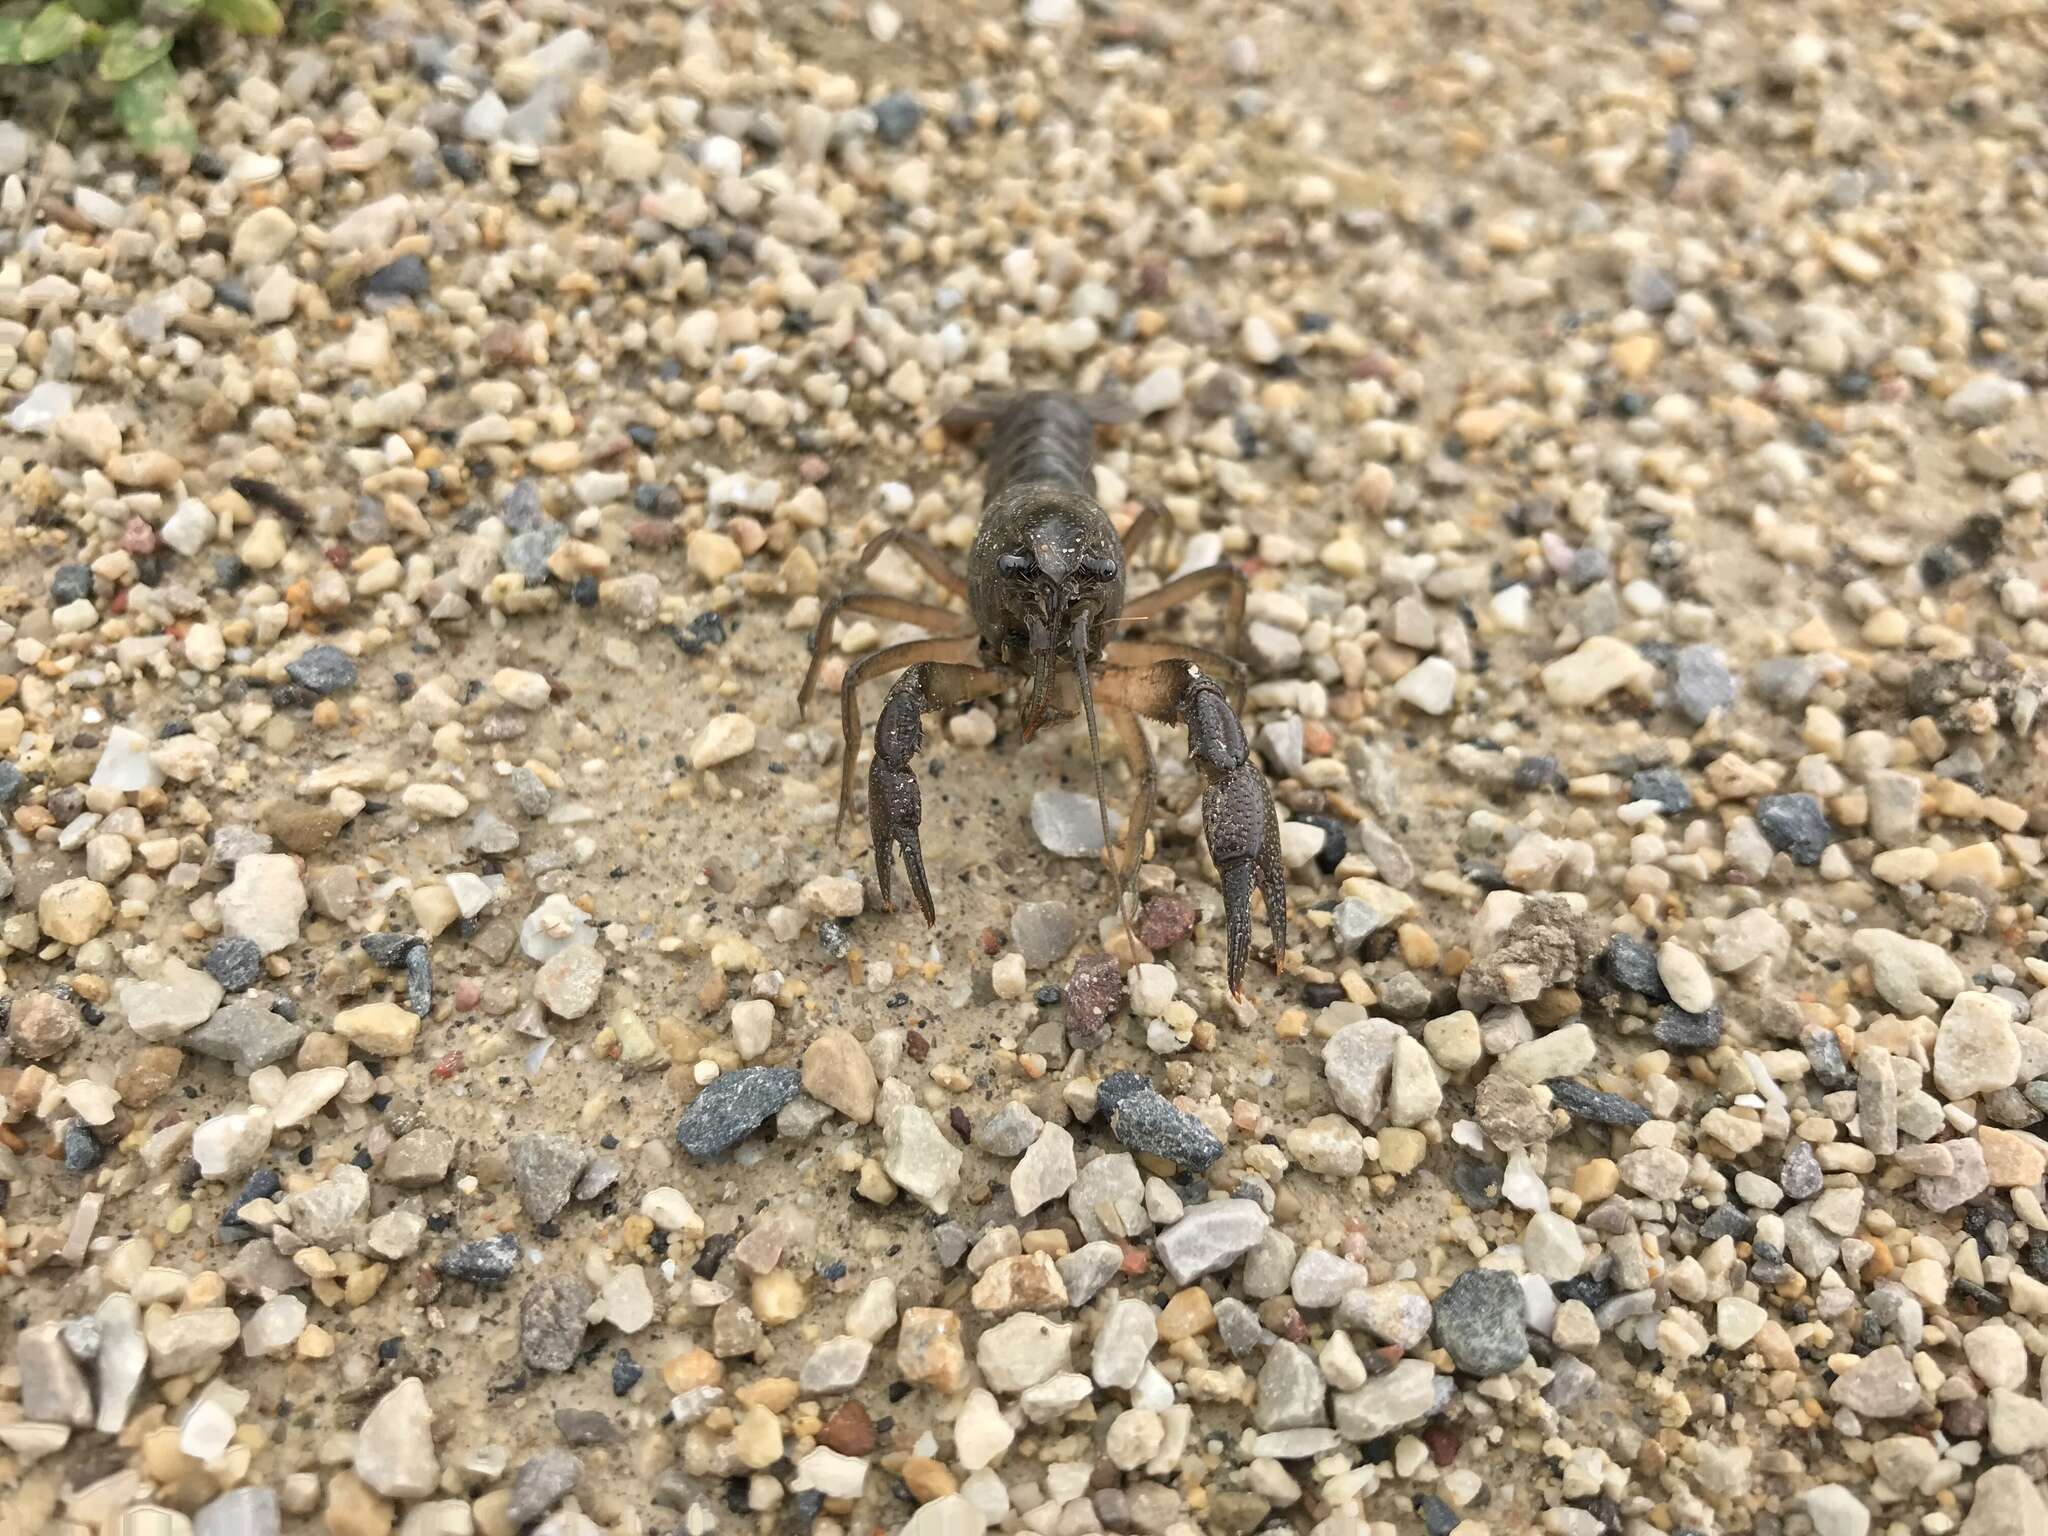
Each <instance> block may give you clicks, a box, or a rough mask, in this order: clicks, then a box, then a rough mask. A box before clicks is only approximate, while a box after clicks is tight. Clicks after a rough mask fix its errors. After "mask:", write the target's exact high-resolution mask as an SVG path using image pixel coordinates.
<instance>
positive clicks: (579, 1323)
mask: <svg viewBox="0 0 2048 1536" xmlns="http://www.w3.org/2000/svg"><path fill="white" fill-rule="evenodd" d="M596 1299H597V1298H596V1296H595V1295H594V1294H593V1293H592V1291H591V1289H590V1287H589V1286H587V1285H585V1284H584V1283H583V1282H582V1281H581V1280H580V1279H578V1278H576V1277H575V1276H573V1275H566V1276H563V1275H557V1276H552V1277H550V1278H548V1279H545V1280H539V1281H536V1282H535V1283H534V1284H533V1285H531V1286H529V1287H528V1288H527V1292H526V1294H525V1296H523V1297H521V1298H520V1302H519V1357H520V1358H521V1359H522V1360H524V1361H525V1362H526V1363H527V1365H528V1366H529V1367H530V1368H532V1369H533V1370H536V1371H566V1370H568V1369H569V1368H570V1367H571V1366H573V1365H574V1364H575V1363H576V1354H577V1351H578V1350H580V1349H582V1347H583V1335H584V1333H585V1331H586V1330H587V1329H588V1328H589V1326H590V1325H589V1324H588V1323H587V1322H586V1321H585V1320H584V1316H583V1314H584V1313H586V1312H588V1311H589V1310H590V1304H591V1303H592V1302H593V1301H595V1300H596Z"/></svg>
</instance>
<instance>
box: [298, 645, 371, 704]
mask: <svg viewBox="0 0 2048 1536" xmlns="http://www.w3.org/2000/svg"><path fill="white" fill-rule="evenodd" d="M284 675H285V676H286V677H288V678H290V679H291V680H292V681H293V682H295V683H297V684H298V685H299V686H300V687H301V688H303V689H305V690H306V691H307V692H308V693H317V694H321V695H323V696H324V695H326V694H330V693H338V692H339V691H340V690H342V689H343V688H353V687H355V685H356V664H355V663H354V662H353V661H351V660H349V658H348V656H347V654H346V653H344V652H342V651H340V650H337V649H336V648H335V647H334V646H331V645H316V646H313V647H311V648H310V649H308V650H307V651H305V652H304V653H303V654H302V655H300V656H299V657H298V658H297V659H295V660H293V661H290V662H287V663H286V664H285V669H284Z"/></svg>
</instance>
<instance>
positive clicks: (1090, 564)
mask: <svg viewBox="0 0 2048 1536" xmlns="http://www.w3.org/2000/svg"><path fill="white" fill-rule="evenodd" d="M1081 574H1082V575H1083V576H1086V577H1087V578H1088V579H1089V580H1090V581H1108V580H1109V579H1110V578H1111V577H1112V576H1114V575H1116V562H1115V561H1114V560H1112V559H1110V558H1109V556H1107V555H1091V556H1089V557H1088V558H1087V559H1086V560H1083V561H1082V562H1081Z"/></svg>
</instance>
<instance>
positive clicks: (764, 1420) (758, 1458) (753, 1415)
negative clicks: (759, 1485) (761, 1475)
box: [732, 1403, 782, 1472]
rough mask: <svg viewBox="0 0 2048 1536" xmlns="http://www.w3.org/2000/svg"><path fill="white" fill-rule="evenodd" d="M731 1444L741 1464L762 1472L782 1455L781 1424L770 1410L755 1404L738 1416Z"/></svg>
mask: <svg viewBox="0 0 2048 1536" xmlns="http://www.w3.org/2000/svg"><path fill="white" fill-rule="evenodd" d="M732 1442H733V1449H734V1450H735V1451H736V1452H737V1453H738V1455H739V1458H740V1460H741V1461H742V1462H744V1463H745V1464H746V1465H748V1466H750V1467H752V1468H753V1469H754V1470H755V1471H757V1472H759V1471H763V1470H765V1469H766V1468H768V1467H771V1466H773V1465H774V1464H775V1462H776V1461H777V1459H778V1458H780V1457H781V1455H782V1424H781V1422H780V1421H779V1420H778V1419H777V1418H776V1417H775V1414H774V1413H773V1412H772V1411H771V1410H770V1409H767V1408H764V1407H762V1406H761V1405H760V1404H758V1403H756V1404H755V1405H754V1406H753V1407H751V1408H749V1409H748V1410H747V1411H746V1412H745V1413H744V1414H742V1415H740V1422H739V1425H738V1427H737V1428H736V1429H734V1430H733V1434H732Z"/></svg>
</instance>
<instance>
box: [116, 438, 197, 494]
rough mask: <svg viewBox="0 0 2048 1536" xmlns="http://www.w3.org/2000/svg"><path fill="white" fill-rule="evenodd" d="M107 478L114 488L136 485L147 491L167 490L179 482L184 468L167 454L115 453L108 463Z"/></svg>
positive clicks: (145, 451) (148, 450)
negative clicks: (115, 486) (114, 485)
mask: <svg viewBox="0 0 2048 1536" xmlns="http://www.w3.org/2000/svg"><path fill="white" fill-rule="evenodd" d="M106 468H107V478H108V479H109V480H111V481H113V482H114V484H116V485H128V486H138V487H140V488H141V489H143V490H146V491H167V490H169V489H170V488H171V487H172V486H174V485H176V484H177V483H178V480H179V477H180V476H182V475H183V474H184V473H185V466H184V465H182V464H180V463H179V462H178V461H177V460H176V459H174V458H172V457H171V456H170V455H169V454H168V453H164V452H161V451H160V450H158V449H155V448H145V449H143V450H142V451H141V452H140V453H117V454H115V455H114V456H113V457H112V458H111V459H109V460H107V465H106Z"/></svg>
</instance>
